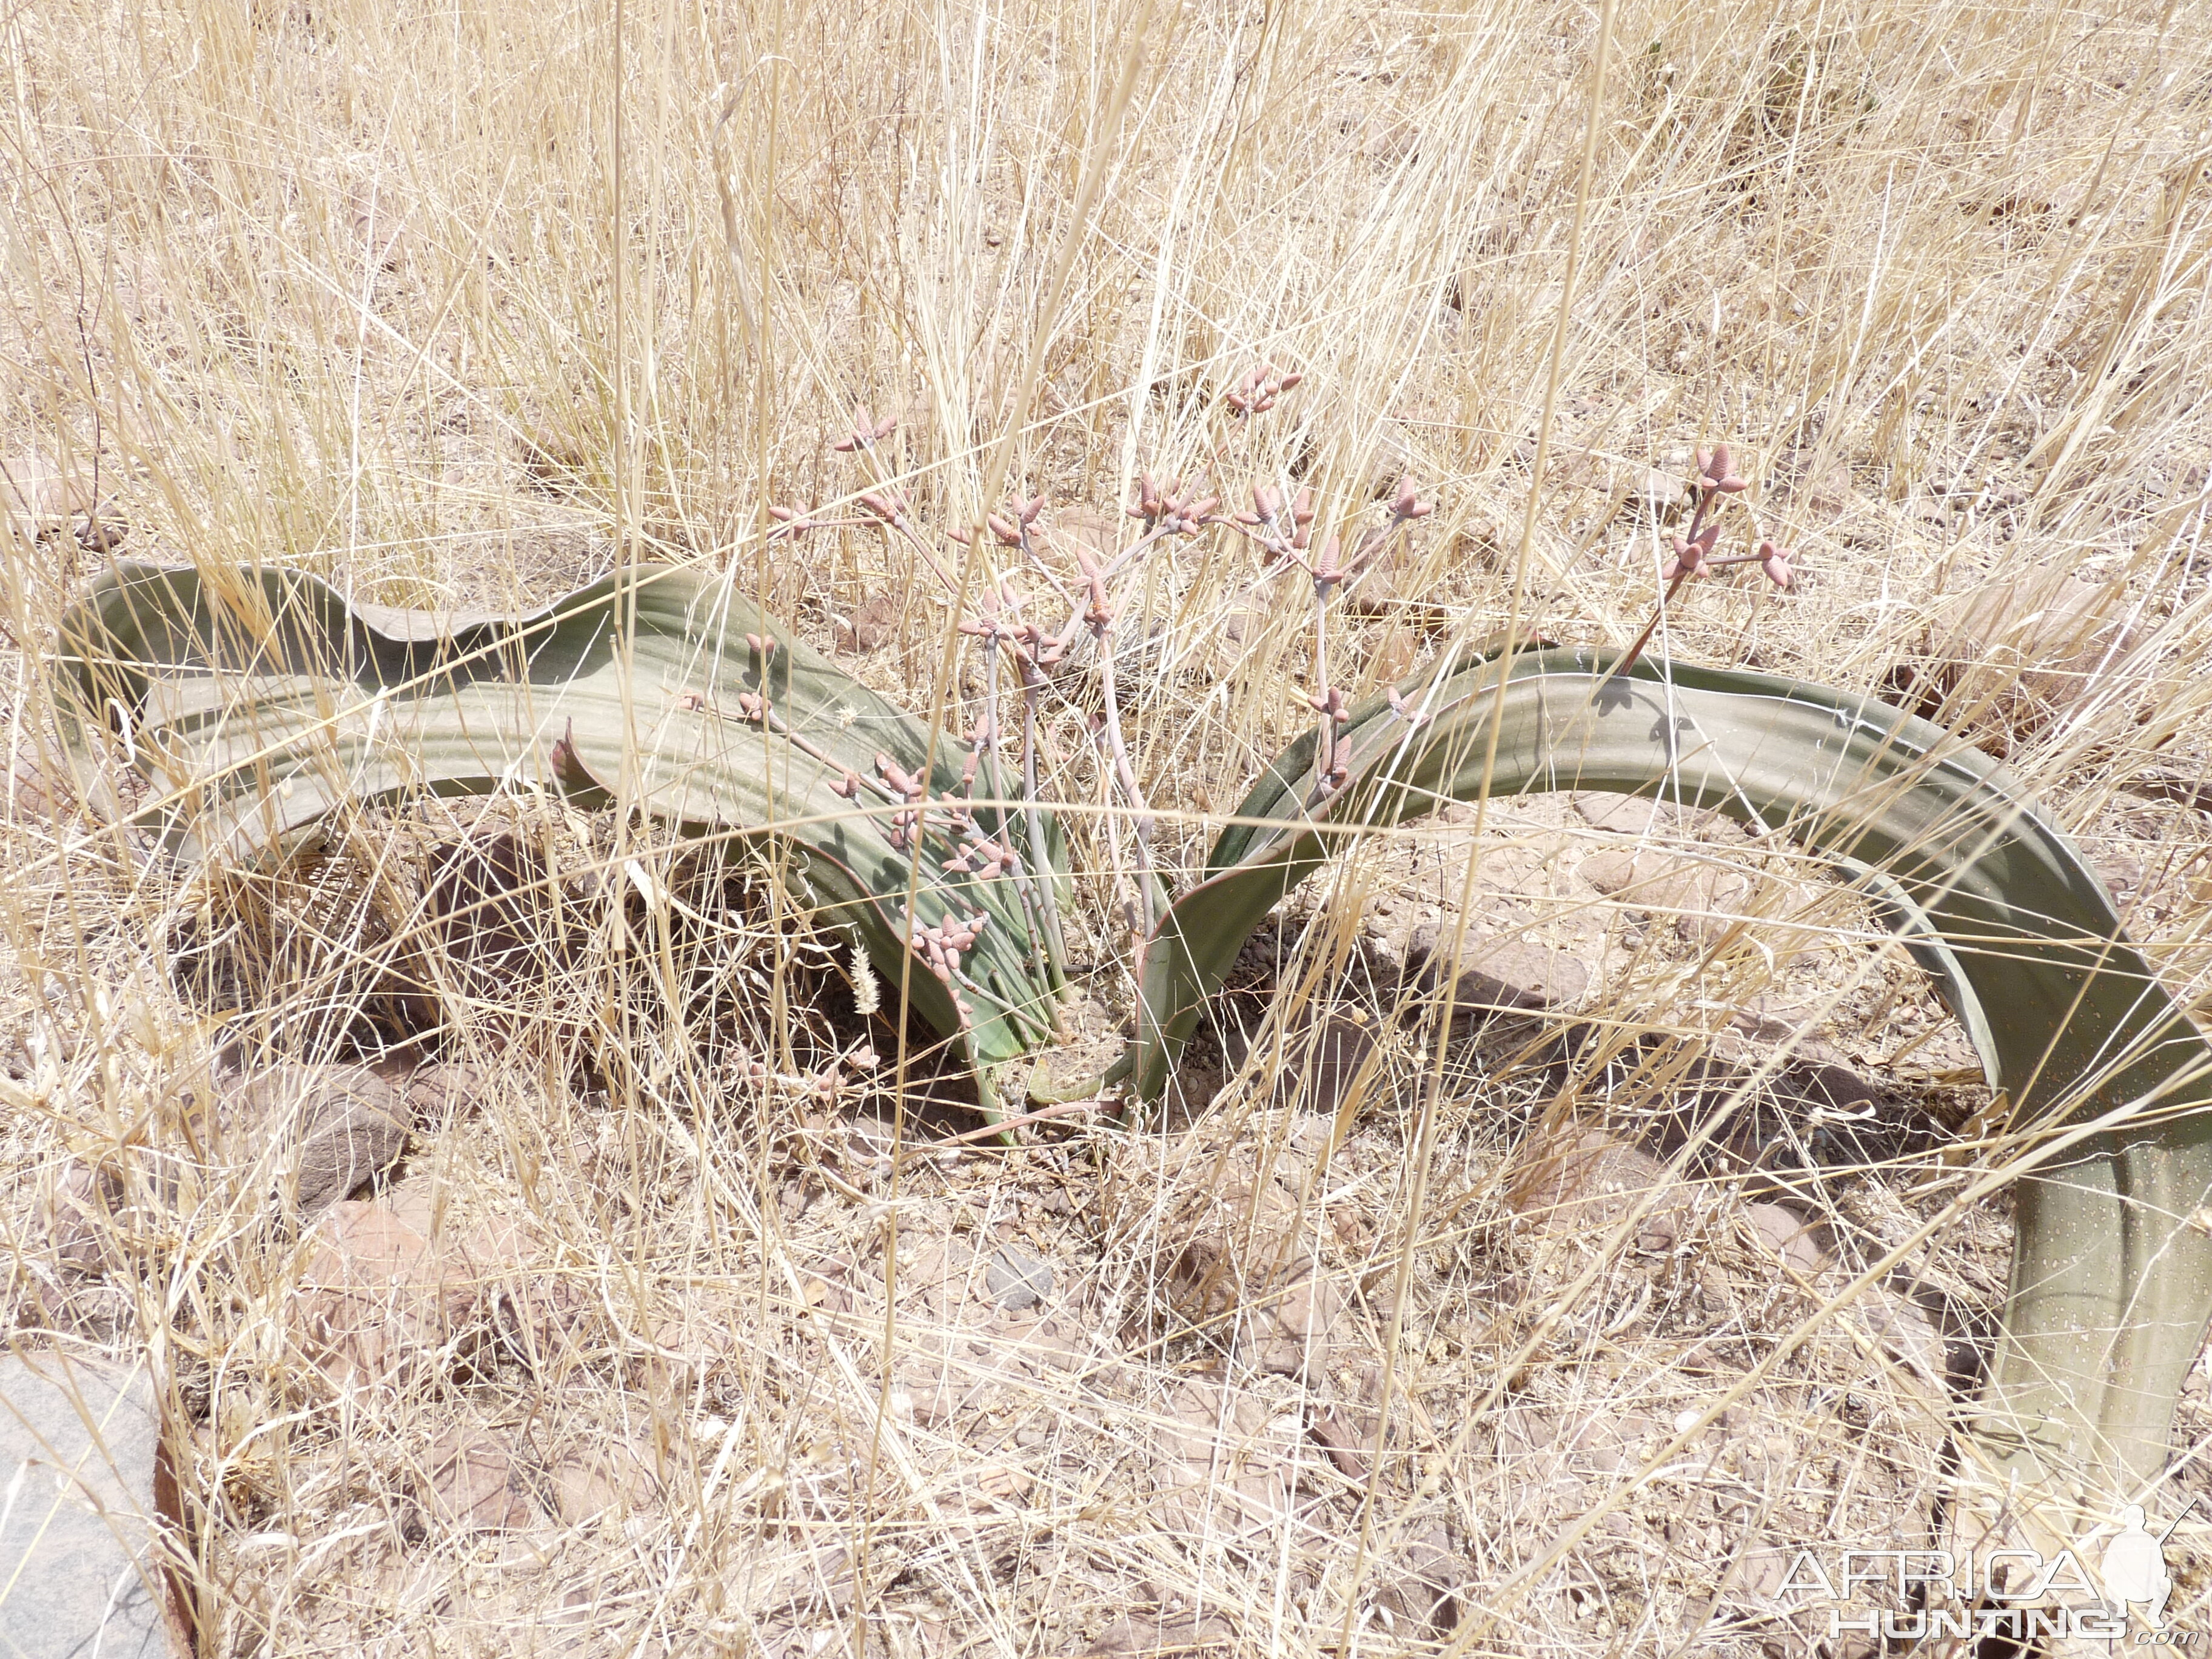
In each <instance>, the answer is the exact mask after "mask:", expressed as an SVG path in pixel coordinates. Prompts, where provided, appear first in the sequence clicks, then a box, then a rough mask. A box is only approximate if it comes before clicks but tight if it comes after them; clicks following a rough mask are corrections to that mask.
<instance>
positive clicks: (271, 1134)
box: [233, 1062, 415, 1221]
mask: <svg viewBox="0 0 2212 1659" xmlns="http://www.w3.org/2000/svg"><path fill="white" fill-rule="evenodd" d="M233 1108H234V1110H236V1111H237V1112H239V1113H240V1115H241V1116H242V1117H243V1118H244V1119H245V1121H246V1122H248V1123H249V1124H251V1125H252V1126H253V1128H252V1133H254V1134H255V1135H256V1136H257V1138H265V1139H275V1140H276V1141H277V1142H278V1143H279V1144H280V1145H282V1146H283V1147H284V1148H285V1152H286V1156H285V1158H284V1162H285V1163H286V1164H289V1169H287V1170H285V1172H284V1173H285V1184H286V1185H288V1186H289V1188H290V1191H291V1197H292V1202H293V1205H294V1206H295V1210H296V1212H297V1213H298V1214H299V1216H300V1217H301V1218H302V1219H303V1220H310V1221H311V1220H313V1219H314V1218H316V1217H317V1216H319V1215H320V1214H322V1212H324V1211H325V1210H327V1209H329V1208H330V1207H331V1205H333V1204H336V1203H337V1201H338V1200H340V1199H343V1198H349V1197H350V1196H352V1194H354V1193H355V1192H356V1191H358V1190H359V1189H360V1188H362V1186H364V1185H365V1184H367V1183H368V1182H370V1181H372V1180H374V1178H375V1177H376V1176H380V1175H381V1174H383V1173H384V1171H385V1170H388V1169H390V1168H391V1167H392V1164H396V1163H397V1162H398V1160H399V1158H400V1157H401V1155H402V1154H403V1153H404V1152H406V1150H407V1137H408V1134H409V1133H410V1131H411V1130H412V1128H413V1127H414V1118H415V1109H414V1104H413V1103H412V1102H411V1101H410V1100H409V1098H408V1097H407V1095H406V1093H405V1092H404V1091H403V1090H402V1089H401V1088H400V1086H399V1085H398V1084H396V1083H394V1082H392V1080H391V1079H389V1078H386V1077H384V1076H382V1075H380V1074H379V1073H376V1072H374V1071H373V1070H371V1069H370V1068H369V1067H368V1066H308V1065H301V1064H298V1063H295V1062H287V1063H285V1064H283V1065H280V1066H274V1067H272V1068H270V1070H268V1071H265V1072H260V1073H255V1074H253V1075H252V1076H251V1077H249V1078H247V1079H245V1080H244V1082H243V1083H241V1084H240V1085H239V1087H238V1089H237V1091H236V1093H235V1096H234V1102H233Z"/></svg>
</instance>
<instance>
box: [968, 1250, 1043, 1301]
mask: <svg viewBox="0 0 2212 1659" xmlns="http://www.w3.org/2000/svg"><path fill="white" fill-rule="evenodd" d="M983 1283H984V1285H985V1287H986V1288H987V1290H988V1291H990V1293H991V1300H992V1301H994V1302H995V1303H997V1304H999V1305H1000V1307H1002V1308H1006V1309H1008V1310H1013V1311H1019V1310H1021V1309H1024V1308H1034V1307H1035V1306H1036V1304H1038V1303H1040V1302H1042V1301H1043V1300H1044V1298H1045V1297H1048V1296H1050V1295H1051V1294H1052V1267H1051V1264H1050V1263H1049V1262H1046V1261H1039V1260H1038V1259H1037V1258H1036V1256H1033V1255H1030V1253H1029V1252H1028V1251H1027V1250H1024V1249H1017V1248H1016V1247H1015V1246H1013V1245H1012V1244H1006V1245H1001V1246H1000V1248H999V1249H998V1250H997V1251H996V1252H995V1253H994V1255H992V1257H991V1265H990V1266H989V1267H988V1268H987V1269H986V1270H985V1272H984V1275H983Z"/></svg>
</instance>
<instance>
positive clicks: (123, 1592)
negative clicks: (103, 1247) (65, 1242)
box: [0, 1351, 172, 1659]
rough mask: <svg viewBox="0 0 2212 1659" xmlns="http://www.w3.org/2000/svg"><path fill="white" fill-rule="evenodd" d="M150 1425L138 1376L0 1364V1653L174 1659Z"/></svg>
mask: <svg viewBox="0 0 2212 1659" xmlns="http://www.w3.org/2000/svg"><path fill="white" fill-rule="evenodd" d="M160 1447H161V1425H160V1419H159V1414H158V1412H157V1408H156V1407H155V1400H154V1389H153V1383H152V1380H151V1379H150V1378H149V1376H147V1374H146V1373H145V1371H144V1370H132V1371H126V1370H121V1369H119V1368H110V1367H107V1366H105V1365H94V1364H86V1363H84V1362H82V1361H73V1360H65V1359H64V1358H62V1357H61V1356H60V1355H58V1354H57V1353H54V1352H51V1351H48V1352H44V1353H40V1354H37V1355H30V1356H26V1355H21V1354H9V1355H6V1356H4V1357H0V1483H4V1487H0V1489H4V1490H5V1491H6V1492H7V1493H8V1501H7V1502H6V1503H5V1504H4V1505H0V1583H5V1584H7V1585H8V1586H9V1588H8V1589H7V1591H6V1593H5V1594H4V1595H0V1649H4V1650H5V1651H6V1652H7V1653H9V1655H11V1656H16V1659H49V1656H51V1659H63V1656H65V1655H66V1656H76V1655H84V1654H94V1653H97V1654H100V1655H101V1656H103V1659H141V1656H147V1659H150V1656H154V1655H163V1654H167V1653H169V1652H171V1651H172V1646H171V1643H170V1640H169V1632H168V1628H167V1620H166V1615H165V1609H164V1602H165V1601H166V1600H167V1595H168V1589H167V1582H166V1576H165V1571H164V1565H163V1562H162V1559H161V1545H162V1523H161V1520H160V1518H159V1511H158V1510H157V1508H156V1504H155V1462H156V1460H157V1458H158V1455H159V1451H160Z"/></svg>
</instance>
